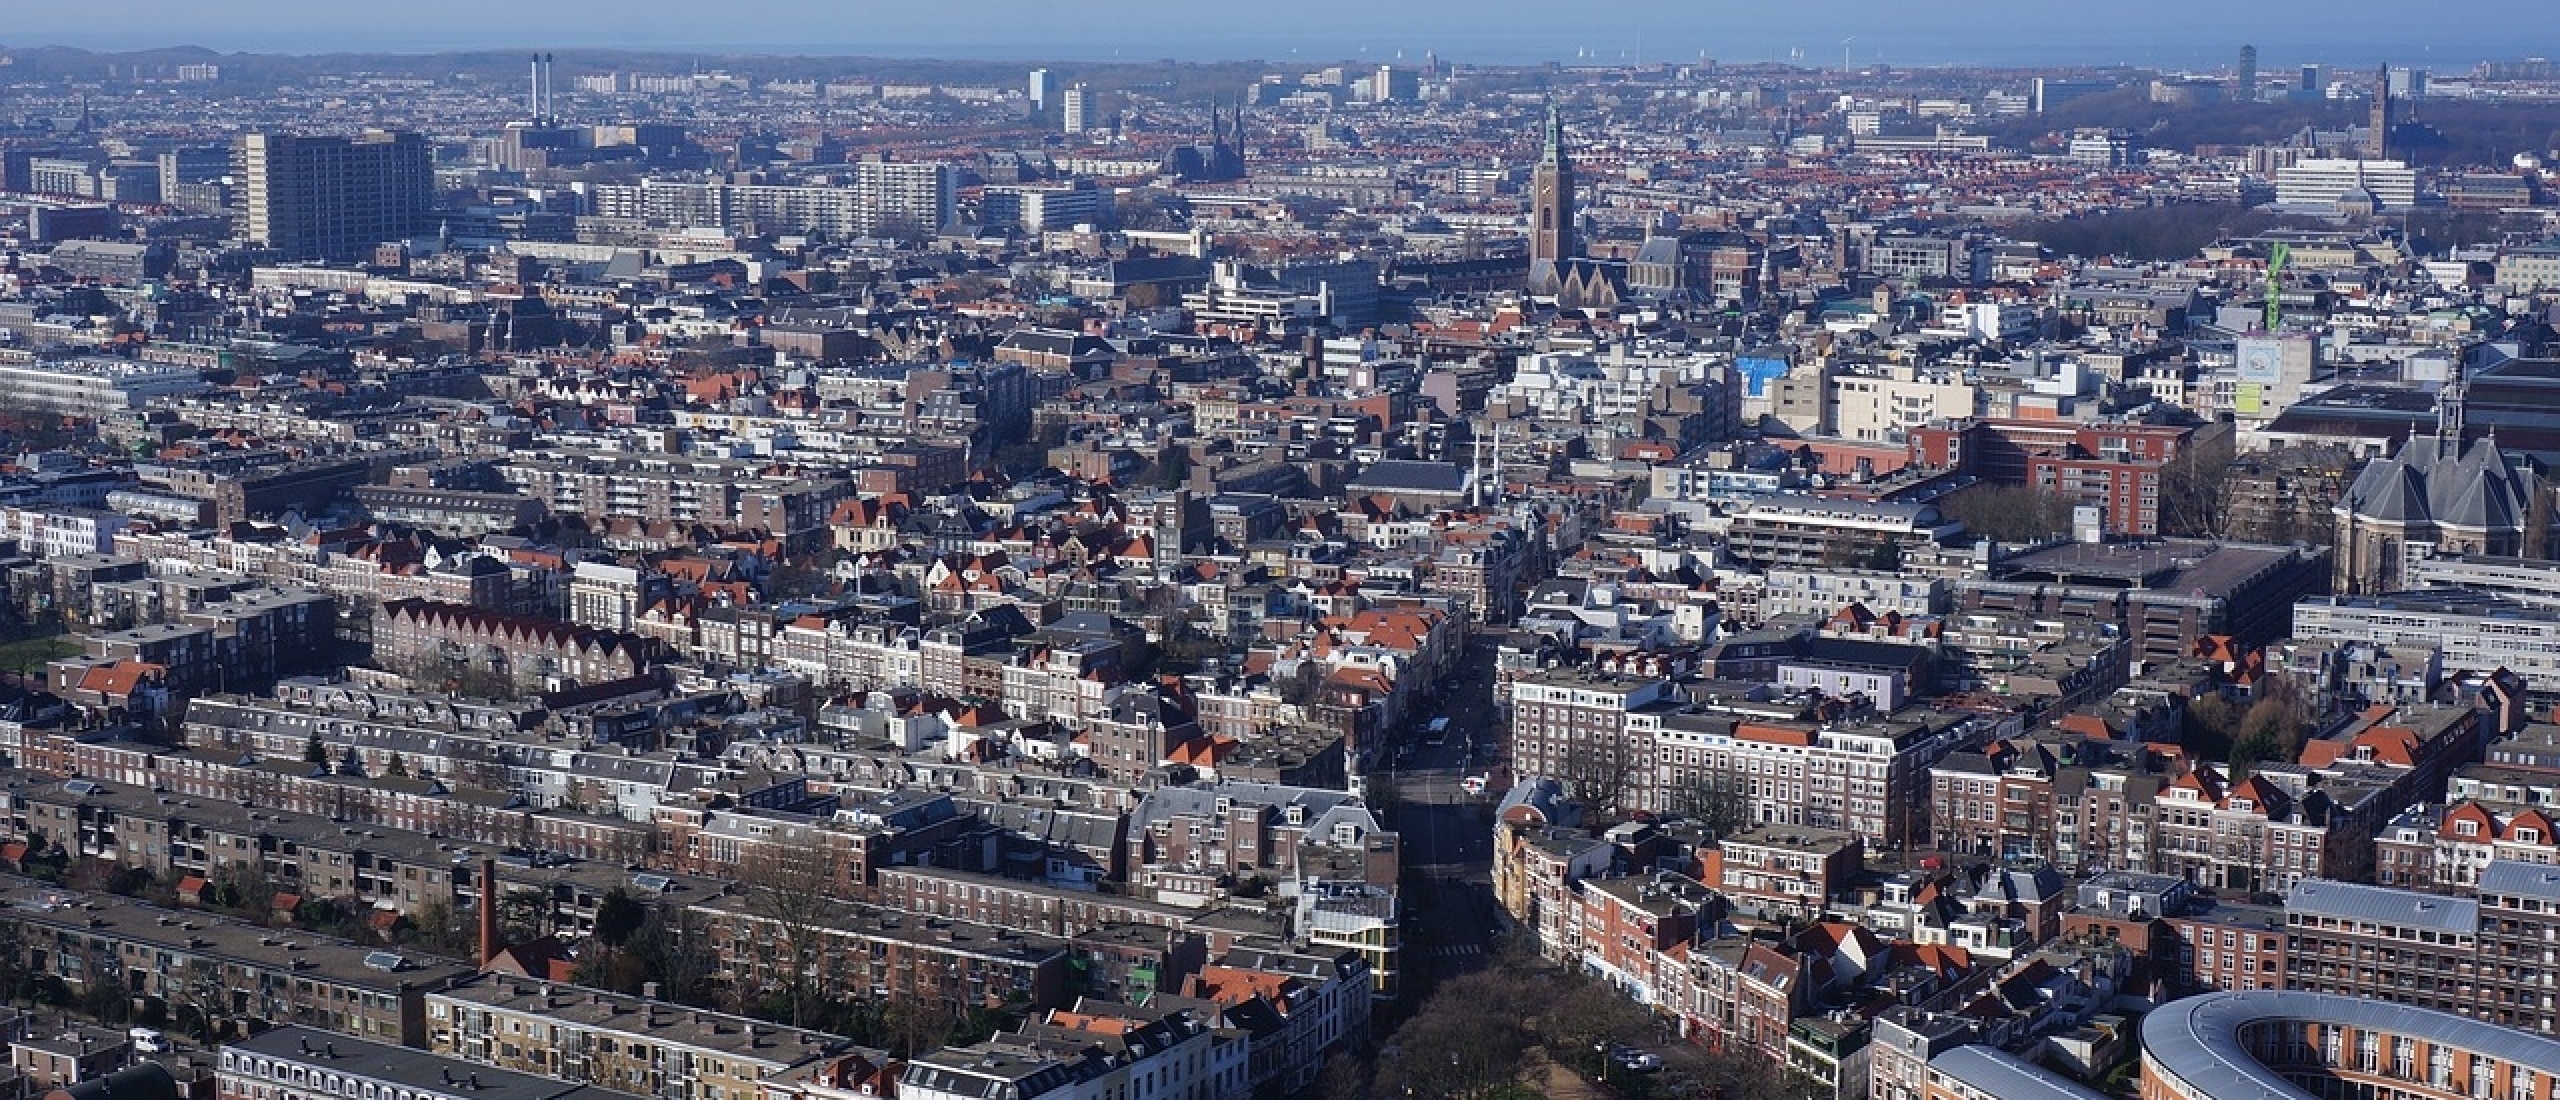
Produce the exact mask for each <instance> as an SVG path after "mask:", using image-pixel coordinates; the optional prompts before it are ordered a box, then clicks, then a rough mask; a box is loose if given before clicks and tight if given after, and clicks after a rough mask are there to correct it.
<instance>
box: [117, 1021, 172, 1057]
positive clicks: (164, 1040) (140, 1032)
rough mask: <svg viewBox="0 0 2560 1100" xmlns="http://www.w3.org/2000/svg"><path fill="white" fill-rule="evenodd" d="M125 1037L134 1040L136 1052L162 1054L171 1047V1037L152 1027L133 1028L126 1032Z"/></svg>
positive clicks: (134, 1050)
mask: <svg viewBox="0 0 2560 1100" xmlns="http://www.w3.org/2000/svg"><path fill="white" fill-rule="evenodd" d="M124 1037H125V1038H126V1039H129V1040H131V1041H132V1042H133V1052H134V1053H136V1054H160V1053H164V1052H166V1051H167V1050H168V1049H169V1037H168V1036H166V1035H162V1034H160V1032H159V1031H157V1030H155V1029H152V1028H147V1027H137V1028H132V1029H130V1030H127V1031H126V1032H125V1033H124Z"/></svg>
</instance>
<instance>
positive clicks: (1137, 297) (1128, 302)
mask: <svg viewBox="0 0 2560 1100" xmlns="http://www.w3.org/2000/svg"><path fill="white" fill-rule="evenodd" d="M1120 304H1121V305H1123V306H1126V307H1128V308H1129V309H1130V310H1131V311H1133V312H1144V311H1146V310H1151V309H1155V308H1157V307H1159V306H1162V305H1164V288H1163V287H1161V286H1157V285H1156V284H1154V283H1131V284H1130V285H1129V289H1128V290H1125V291H1122V292H1121V294H1120Z"/></svg>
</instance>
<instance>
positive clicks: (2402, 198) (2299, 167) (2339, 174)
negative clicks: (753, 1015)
mask: <svg viewBox="0 0 2560 1100" xmlns="http://www.w3.org/2000/svg"><path fill="white" fill-rule="evenodd" d="M2357 187H2362V188H2364V189H2365V190H2368V191H2371V192H2373V195H2374V197H2375V198H2377V199H2380V200H2382V205H2383V206H2384V207H2387V208H2390V209H2395V210H2405V209H2407V208H2409V207H2412V206H2416V205H2417V204H2418V174H2417V173H2416V172H2413V171H2410V169H2409V165H2408V164H2407V162H2404V161H2397V160H2347V159H2344V158H2335V157H2313V158H2310V159H2306V160H2302V161H2297V162H2295V164H2294V166H2293V167H2291V168H2284V169H2279V170H2278V171H2277V172H2276V205H2278V206H2287V207H2296V208H2300V209H2305V210H2309V209H2320V210H2324V211H2325V210H2329V209H2335V208H2336V207H2337V205H2338V200H2339V199H2341V198H2343V197H2345V196H2346V194H2347V192H2348V191H2350V190H2353V189H2355V188H2357Z"/></svg>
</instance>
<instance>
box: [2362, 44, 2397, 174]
mask: <svg viewBox="0 0 2560 1100" xmlns="http://www.w3.org/2000/svg"><path fill="white" fill-rule="evenodd" d="M2391 113H2392V112H2391V66H2389V65H2385V66H2383V67H2382V71H2381V72H2378V73H2375V74H2374V76H2373V118H2372V119H2371V120H2369V121H2368V122H2367V124H2366V129H2367V132H2366V134H2365V139H2364V159H2366V160H2389V159H2391V124H2392V122H2393V119H2392V117H2391Z"/></svg>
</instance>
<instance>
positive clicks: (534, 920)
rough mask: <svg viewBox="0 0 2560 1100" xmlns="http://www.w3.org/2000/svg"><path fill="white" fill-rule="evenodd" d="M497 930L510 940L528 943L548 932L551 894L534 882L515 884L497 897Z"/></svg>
mask: <svg viewBox="0 0 2560 1100" xmlns="http://www.w3.org/2000/svg"><path fill="white" fill-rule="evenodd" d="M498 934H499V935H501V936H504V937H506V940H507V942H508V943H510V944H521V943H531V942H533V941H535V940H538V939H541V938H542V937H544V936H547V935H550V934H551V894H550V893H549V892H548V891H545V890H543V889H542V888H540V887H536V886H519V887H516V888H515V889H512V890H509V891H507V892H506V893H505V894H504V895H503V896H502V897H500V899H499V901H498Z"/></svg>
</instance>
